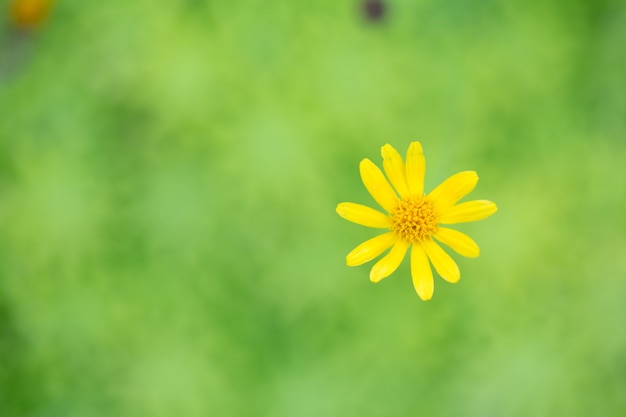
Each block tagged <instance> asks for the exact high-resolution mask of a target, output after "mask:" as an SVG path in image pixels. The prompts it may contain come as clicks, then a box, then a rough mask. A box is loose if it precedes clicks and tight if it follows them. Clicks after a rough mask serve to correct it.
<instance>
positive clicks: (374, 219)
mask: <svg viewBox="0 0 626 417" xmlns="http://www.w3.org/2000/svg"><path fill="white" fill-rule="evenodd" d="M337 214H339V215H340V216H341V217H343V218H344V219H346V220H348V221H351V222H352V223H356V224H360V225H362V226H367V227H376V228H379V229H387V228H389V227H390V226H391V221H390V220H389V216H387V215H385V214H383V213H381V212H380V211H378V210H374V209H373V208H370V207H367V206H364V205H361V204H356V203H339V204H338V205H337Z"/></svg>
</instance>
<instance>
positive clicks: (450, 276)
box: [422, 239, 461, 283]
mask: <svg viewBox="0 0 626 417" xmlns="http://www.w3.org/2000/svg"><path fill="white" fill-rule="evenodd" d="M422 246H423V247H424V250H425V251H426V255H428V259H430V262H432V264H433V266H434V267H435V269H436V270H437V273H438V274H439V275H441V278H443V279H445V280H446V281H448V282H451V283H455V282H457V281H458V280H459V278H461V271H459V267H458V266H457V264H456V262H454V259H452V258H451V257H450V255H448V254H447V253H446V252H445V251H444V250H443V249H442V248H441V246H439V245H438V244H437V243H435V241H434V240H432V239H426V240H424V241H422Z"/></svg>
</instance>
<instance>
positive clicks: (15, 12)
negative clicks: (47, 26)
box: [9, 0, 52, 30]
mask: <svg viewBox="0 0 626 417" xmlns="http://www.w3.org/2000/svg"><path fill="white" fill-rule="evenodd" d="M51 6H52V0H13V1H12V2H11V4H10V9H9V18H10V19H11V23H12V24H13V26H15V27H16V28H19V29H24V30H32V29H35V28H37V27H39V26H40V25H41V24H42V23H43V22H44V21H45V20H46V18H47V17H48V14H49V13H50V7H51Z"/></svg>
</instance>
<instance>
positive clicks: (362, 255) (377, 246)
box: [346, 232, 396, 266]
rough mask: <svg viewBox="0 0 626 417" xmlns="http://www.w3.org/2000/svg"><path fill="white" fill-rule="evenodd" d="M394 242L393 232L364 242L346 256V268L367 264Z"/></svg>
mask: <svg viewBox="0 0 626 417" xmlns="http://www.w3.org/2000/svg"><path fill="white" fill-rule="evenodd" d="M395 241H396V237H395V236H394V234H393V232H389V233H383V234H382V235H378V236H376V237H374V238H372V239H369V240H366V241H365V242H363V243H361V244H360V245H359V246H357V247H356V248H354V249H353V250H352V252H350V253H349V254H348V256H346V264H347V265H348V266H357V265H361V264H364V263H365V262H369V261H371V260H372V259H374V258H375V257H377V256H378V255H380V254H381V253H383V252H384V251H386V250H387V249H389V247H390V246H391V245H393V243H394V242H395Z"/></svg>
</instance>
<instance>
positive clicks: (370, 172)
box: [359, 158, 398, 212]
mask: <svg viewBox="0 0 626 417" xmlns="http://www.w3.org/2000/svg"><path fill="white" fill-rule="evenodd" d="M359 168H360V170H361V180H362V181H363V184H364V185H365V188H367V191H369V193H370V194H371V195H372V197H374V200H376V202H377V203H378V204H380V206H381V207H382V208H384V209H385V210H387V211H388V212H392V211H393V210H394V209H395V208H396V205H397V204H398V197H396V193H395V192H394V191H393V189H392V188H391V185H389V182H388V181H387V180H386V179H385V176H384V175H383V173H382V172H381V171H380V169H379V168H378V167H377V166H376V165H374V163H373V162H372V161H370V160H369V159H367V158H366V159H364V160H362V161H361V165H360V166H359Z"/></svg>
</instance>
